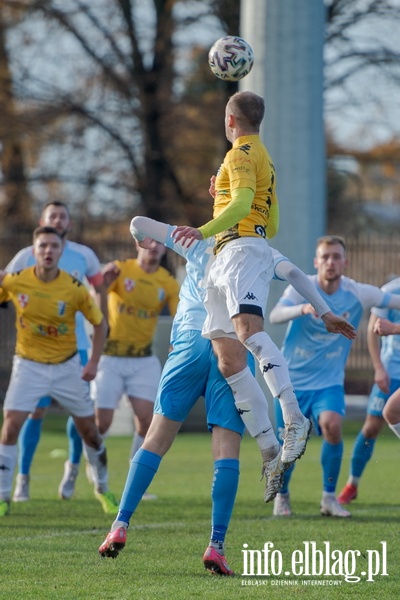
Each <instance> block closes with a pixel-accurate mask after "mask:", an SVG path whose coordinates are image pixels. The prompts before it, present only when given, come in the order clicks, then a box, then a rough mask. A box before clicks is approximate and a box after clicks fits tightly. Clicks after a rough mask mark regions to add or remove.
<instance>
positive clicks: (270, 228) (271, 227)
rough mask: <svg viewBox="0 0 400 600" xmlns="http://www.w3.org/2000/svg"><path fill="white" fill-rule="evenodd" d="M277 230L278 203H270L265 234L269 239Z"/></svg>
mask: <svg viewBox="0 0 400 600" xmlns="http://www.w3.org/2000/svg"><path fill="white" fill-rule="evenodd" d="M278 231H279V204H272V206H271V208H270V209H269V217H268V225H267V231H266V236H267V238H268V239H269V240H270V239H271V238H273V237H274V236H275V235H276V234H277V233H278Z"/></svg>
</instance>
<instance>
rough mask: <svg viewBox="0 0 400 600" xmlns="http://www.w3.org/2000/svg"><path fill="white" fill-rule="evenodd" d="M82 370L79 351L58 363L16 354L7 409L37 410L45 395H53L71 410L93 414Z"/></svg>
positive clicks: (7, 398) (87, 386)
mask: <svg viewBox="0 0 400 600" xmlns="http://www.w3.org/2000/svg"><path fill="white" fill-rule="evenodd" d="M81 374H82V365H81V361H80V358H79V354H75V356H73V357H72V358H70V359H69V360H66V361H65V362H62V363H59V364H56V365H52V364H44V363H39V362H36V361H33V360H26V359H24V358H21V357H19V356H14V359H13V367H12V372H11V378H10V384H9V386H8V390H7V393H6V397H5V400H4V409H5V410H21V411H28V412H33V411H34V410H35V408H36V406H37V404H38V402H39V400H40V399H41V398H43V396H51V397H52V398H54V400H56V401H57V402H58V404H60V406H62V407H63V408H65V410H66V411H67V412H68V413H69V414H71V415H74V416H76V417H89V416H91V415H93V414H94V406H93V402H92V401H91V399H90V393H89V385H88V383H87V382H86V381H84V380H83V379H82V378H81Z"/></svg>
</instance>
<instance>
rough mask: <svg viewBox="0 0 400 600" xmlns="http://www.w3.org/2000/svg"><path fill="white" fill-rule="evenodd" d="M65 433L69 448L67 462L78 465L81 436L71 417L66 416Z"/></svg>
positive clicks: (80, 452)
mask: <svg viewBox="0 0 400 600" xmlns="http://www.w3.org/2000/svg"><path fill="white" fill-rule="evenodd" d="M67 435H68V448H69V462H71V463H72V464H73V465H79V463H80V462H81V456H82V438H81V436H80V435H79V433H78V430H77V428H76V426H75V423H74V420H73V418H72V417H68V421H67Z"/></svg>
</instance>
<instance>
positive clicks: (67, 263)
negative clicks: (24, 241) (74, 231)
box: [5, 240, 101, 350]
mask: <svg viewBox="0 0 400 600" xmlns="http://www.w3.org/2000/svg"><path fill="white" fill-rule="evenodd" d="M34 264H35V257H34V255H33V246H27V247H26V248H23V249H22V250H20V251H19V252H18V253H17V254H16V255H15V256H14V258H13V259H12V260H11V261H10V262H9V263H8V265H7V266H6V269H5V270H6V271H7V272H8V273H15V272H16V271H21V270H22V269H26V268H27V267H31V266H32V265H34ZM58 266H59V267H60V269H63V271H67V273H69V274H70V275H72V276H73V277H75V278H76V279H79V281H84V279H85V277H87V278H89V277H93V276H94V275H97V274H98V273H99V272H100V271H101V267H100V262H99V259H98V258H97V256H96V254H95V253H94V252H93V250H91V249H90V248H88V247H87V246H84V245H83V244H77V243H76V242H70V241H69V240H67V241H66V242H65V245H64V249H63V253H62V255H61V258H60V262H59V263H58ZM76 342H77V347H78V350H88V348H90V342H89V337H88V334H87V332H86V328H85V318H84V316H83V315H82V313H76Z"/></svg>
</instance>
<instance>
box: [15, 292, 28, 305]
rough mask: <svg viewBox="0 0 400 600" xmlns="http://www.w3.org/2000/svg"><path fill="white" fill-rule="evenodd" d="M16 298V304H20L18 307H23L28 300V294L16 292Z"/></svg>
mask: <svg viewBox="0 0 400 600" xmlns="http://www.w3.org/2000/svg"><path fill="white" fill-rule="evenodd" d="M17 300H18V304H19V305H20V307H21V308H25V306H26V305H27V304H28V302H29V296H28V294H18V296H17Z"/></svg>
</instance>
